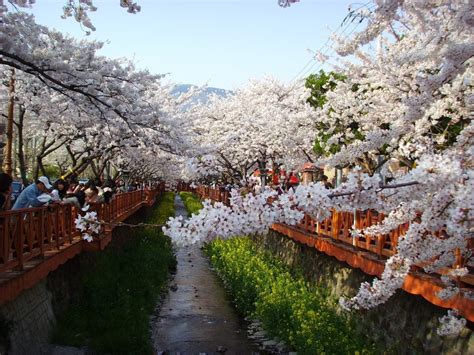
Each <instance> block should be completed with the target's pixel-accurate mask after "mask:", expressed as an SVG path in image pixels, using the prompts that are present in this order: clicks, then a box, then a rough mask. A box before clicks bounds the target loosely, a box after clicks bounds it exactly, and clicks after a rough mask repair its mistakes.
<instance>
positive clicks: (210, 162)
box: [188, 78, 315, 183]
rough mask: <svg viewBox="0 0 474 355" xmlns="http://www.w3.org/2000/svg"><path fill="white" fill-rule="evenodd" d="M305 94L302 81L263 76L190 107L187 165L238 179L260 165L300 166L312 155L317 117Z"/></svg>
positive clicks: (229, 180)
mask: <svg viewBox="0 0 474 355" xmlns="http://www.w3.org/2000/svg"><path fill="white" fill-rule="evenodd" d="M308 96H309V91H308V90H307V89H306V88H305V87H304V86H303V85H298V86H297V87H295V86H291V87H290V86H288V85H284V84H282V83H280V82H278V81H277V80H275V79H273V78H265V79H263V80H259V81H251V82H249V84H248V85H247V86H245V87H243V88H242V89H240V90H237V91H236V92H235V93H233V94H232V95H229V96H227V97H219V96H214V97H212V98H211V100H210V102H209V103H207V104H205V105H201V106H200V107H197V108H195V109H194V110H192V113H190V114H192V117H195V119H194V120H193V125H194V127H193V128H192V132H193V133H194V136H195V138H194V143H195V145H196V147H198V149H196V150H195V151H194V152H193V153H194V156H193V157H192V160H191V161H189V162H188V168H189V169H190V170H191V171H192V172H195V173H198V174H199V175H200V176H209V175H210V176H215V175H217V176H219V175H222V176H223V177H224V180H226V181H228V182H233V183H241V182H243V181H246V180H247V179H248V177H249V176H250V174H252V173H253V172H254V171H255V170H256V169H257V168H260V169H262V166H264V167H266V168H269V167H270V166H274V167H276V166H278V165H280V164H284V165H285V166H286V167H288V168H292V169H295V168H297V167H299V166H301V165H302V164H303V163H304V162H305V161H307V160H308V159H311V156H312V144H313V138H312V136H313V135H314V129H313V128H314V123H313V120H314V118H315V117H314V110H313V109H312V108H311V106H310V105H309V104H308V103H307V98H308ZM313 158H314V157H313Z"/></svg>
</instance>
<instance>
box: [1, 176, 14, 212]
mask: <svg viewBox="0 0 474 355" xmlns="http://www.w3.org/2000/svg"><path fill="white" fill-rule="evenodd" d="M12 182H13V179H12V177H11V176H10V175H8V174H7V173H0V211H6V210H8V209H9V208H10V195H11V192H12Z"/></svg>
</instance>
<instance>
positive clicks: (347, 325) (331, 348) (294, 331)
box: [206, 238, 373, 354]
mask: <svg viewBox="0 0 474 355" xmlns="http://www.w3.org/2000/svg"><path fill="white" fill-rule="evenodd" d="M206 251H207V254H208V255H209V257H210V260H211V263H212V265H213V266H214V268H215V269H216V270H217V273H218V274H219V276H220V277H221V278H222V279H223V281H224V283H225V285H226V286H227V287H228V289H229V291H230V292H231V294H232V295H233V297H234V299H235V303H236V305H237V307H238V308H239V309H240V310H241V311H242V312H243V313H244V314H245V315H249V316H251V317H253V318H256V319H259V320H260V321H261V323H262V325H263V327H264V328H265V330H266V331H267V332H269V333H270V334H272V335H273V336H276V337H278V338H280V339H282V340H284V341H285V342H286V343H287V344H288V345H289V346H291V347H293V348H294V349H295V350H296V351H297V352H298V353H304V354H316V353H318V354H319V353H326V354H354V353H357V352H363V353H369V352H372V351H373V349H372V347H371V346H370V345H369V344H368V342H367V341H366V339H363V338H361V336H360V334H356V332H355V327H354V320H353V319H351V318H350V316H348V315H347V314H344V313H343V314H341V313H339V312H338V310H337V306H336V301H335V299H333V298H331V297H329V296H328V295H327V294H326V292H325V291H324V289H323V288H321V287H317V286H310V285H309V284H308V283H307V282H305V280H304V279H303V278H302V277H301V276H300V275H299V274H297V275H295V276H294V275H292V274H291V273H290V270H289V269H288V267H287V266H286V265H284V264H283V262H281V261H279V260H278V259H276V258H274V257H272V256H271V255H270V254H269V253H266V252H263V251H261V250H260V249H258V248H257V247H256V245H255V244H254V243H253V242H252V241H251V240H250V239H249V238H233V239H230V240H226V241H223V240H216V241H214V242H213V243H211V244H209V245H208V246H207V247H206Z"/></svg>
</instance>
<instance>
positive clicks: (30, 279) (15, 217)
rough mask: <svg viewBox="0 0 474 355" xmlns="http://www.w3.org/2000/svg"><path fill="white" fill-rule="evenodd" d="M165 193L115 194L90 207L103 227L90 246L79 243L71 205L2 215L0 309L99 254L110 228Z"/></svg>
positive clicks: (150, 191) (75, 211)
mask: <svg viewBox="0 0 474 355" xmlns="http://www.w3.org/2000/svg"><path fill="white" fill-rule="evenodd" d="M163 191H164V184H161V185H160V186H159V187H158V188H157V189H154V190H137V191H132V192H126V193H121V194H116V195H114V196H113V198H112V200H111V201H110V202H109V203H96V204H92V205H91V208H90V210H95V211H96V212H97V215H98V219H99V220H100V221H102V222H104V223H103V224H102V227H101V229H102V230H101V233H100V234H99V236H98V237H97V238H95V239H94V241H93V242H91V243H89V242H86V241H82V239H81V235H80V234H79V232H78V231H77V230H76V228H75V225H74V220H75V219H76V217H77V215H78V211H77V210H76V208H75V207H73V206H71V205H63V204H52V205H50V206H48V207H37V208H25V209H21V210H14V211H5V212H1V213H0V238H1V239H0V304H1V303H3V302H5V301H8V300H11V299H13V298H15V297H16V296H17V295H18V294H19V293H20V292H21V291H22V290H24V289H26V288H29V287H31V286H33V285H34V284H35V283H36V282H38V281H39V280H41V279H42V278H43V277H45V276H46V275H47V274H48V273H49V272H50V271H52V270H54V269H55V268H57V267H58V266H59V265H61V264H62V263H64V262H66V261H67V260H68V259H70V258H72V257H73V256H74V255H77V254H78V253H80V252H82V251H97V250H102V249H104V248H105V246H106V245H107V244H108V243H109V242H110V240H111V238H112V229H113V227H114V225H116V224H117V223H119V222H122V221H123V220H125V219H126V218H128V217H129V216H131V215H132V214H133V213H135V212H136V211H137V210H138V209H140V208H141V207H142V206H151V205H152V204H153V203H154V202H155V199H156V198H157V197H158V196H159V195H160V194H161V193H162V192H163Z"/></svg>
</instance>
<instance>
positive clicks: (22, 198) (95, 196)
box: [0, 172, 143, 211]
mask: <svg viewBox="0 0 474 355" xmlns="http://www.w3.org/2000/svg"><path fill="white" fill-rule="evenodd" d="M12 183H13V179H12V177H11V176H10V175H8V174H6V173H3V172H2V173H0V211H7V210H17V209H22V208H30V207H39V206H43V205H47V204H50V203H61V204H71V205H73V206H75V207H76V208H78V209H80V208H82V207H83V206H84V205H86V204H89V203H98V202H105V203H108V202H109V201H110V200H111V199H112V196H113V194H114V193H116V192H126V191H133V190H136V189H140V188H142V187H143V185H142V184H140V183H138V182H137V183H133V184H129V185H127V186H126V185H125V184H124V183H123V182H120V181H118V182H116V181H114V180H112V179H108V180H106V181H104V182H102V181H100V180H96V181H91V180H87V181H79V180H78V178H77V176H75V175H72V176H70V177H69V178H68V179H63V178H60V179H57V180H56V181H55V182H54V183H53V184H51V182H50V179H49V178H48V177H47V176H40V177H39V178H38V179H37V180H36V181H35V182H34V183H32V184H30V185H28V186H27V187H25V188H24V189H23V190H22V191H21V193H20V194H19V196H18V197H17V198H16V199H15V200H14V201H12V198H11V196H12ZM12 202H13V203H12Z"/></svg>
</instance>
